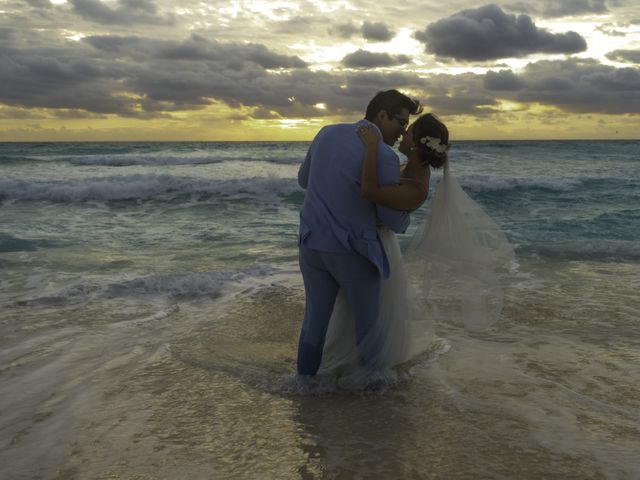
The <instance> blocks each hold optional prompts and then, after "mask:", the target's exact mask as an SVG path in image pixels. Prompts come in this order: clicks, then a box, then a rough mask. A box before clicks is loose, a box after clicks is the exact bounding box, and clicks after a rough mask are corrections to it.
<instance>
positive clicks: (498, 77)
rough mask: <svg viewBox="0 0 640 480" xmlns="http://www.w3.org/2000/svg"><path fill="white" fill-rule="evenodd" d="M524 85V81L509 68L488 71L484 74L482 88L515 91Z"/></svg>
mask: <svg viewBox="0 0 640 480" xmlns="http://www.w3.org/2000/svg"><path fill="white" fill-rule="evenodd" d="M523 87H524V82H523V81H522V80H521V79H520V78H518V77H517V76H516V75H515V74H514V73H513V72H512V71H511V70H500V71H499V72H493V71H489V72H487V74H486V75H485V76H484V88H486V89H487V90H493V91H498V92H499V91H515V90H520V89H521V88H523Z"/></svg>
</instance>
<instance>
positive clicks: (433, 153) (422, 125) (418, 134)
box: [413, 113, 449, 168]
mask: <svg viewBox="0 0 640 480" xmlns="http://www.w3.org/2000/svg"><path fill="white" fill-rule="evenodd" d="M425 137H431V138H436V139H438V140H440V145H443V146H445V147H448V146H449V130H447V127H446V126H445V124H444V123H442V122H441V121H440V120H439V119H438V117H436V116H435V115H434V114H433V113H427V114H425V115H422V116H421V117H420V118H418V120H416V121H415V122H414V123H413V143H414V144H415V146H416V148H418V149H420V151H421V152H422V160H423V161H424V163H425V164H426V165H431V166H432V167H433V168H442V166H443V165H444V164H445V162H446V161H447V157H448V148H447V150H444V151H441V152H439V151H437V150H434V149H433V148H431V147H430V146H429V145H428V143H429V142H428V139H425ZM421 140H424V143H423V142H422V141H421Z"/></svg>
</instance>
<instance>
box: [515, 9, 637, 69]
mask: <svg viewBox="0 0 640 480" xmlns="http://www.w3.org/2000/svg"><path fill="white" fill-rule="evenodd" d="M612 20H613V18H612V17H611V15H604V16H598V17H591V18H589V19H588V20H584V21H566V20H562V19H560V20H540V21H538V22H537V24H538V26H540V27H543V28H547V29H549V30H550V31H552V32H553V33H564V32H569V31H573V32H576V33H578V34H580V35H581V36H583V37H584V39H585V40H586V41H587V50H586V51H584V52H582V53H579V54H576V55H575V56H576V57H580V58H595V59H597V60H601V61H602V62H603V63H610V61H608V60H607V59H606V57H605V55H606V54H607V53H609V52H611V51H612V50H616V49H619V48H625V46H626V45H628V44H629V39H628V38H626V37H615V36H611V35H607V34H605V33H604V32H601V31H599V30H597V28H598V27H600V26H601V25H602V24H603V23H606V22H607V21H612ZM616 30H620V31H624V30H625V29H623V28H617V29H616ZM626 30H627V31H629V32H631V31H632V30H631V29H626ZM528 60H529V61H533V60H534V59H533V58H529V59H528Z"/></svg>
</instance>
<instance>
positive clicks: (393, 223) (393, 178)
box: [376, 155, 410, 233]
mask: <svg viewBox="0 0 640 480" xmlns="http://www.w3.org/2000/svg"><path fill="white" fill-rule="evenodd" d="M378 183H379V184H380V185H398V184H400V166H399V164H398V159H397V158H396V157H395V155H394V156H391V155H379V156H378ZM376 213H377V215H378V219H379V220H380V221H381V222H382V223H383V224H384V225H386V226H387V227H389V228H390V229H391V230H393V231H394V232H396V233H404V232H405V231H406V230H407V227H408V226H409V222H410V217H409V212H407V211H406V210H394V209H392V208H388V207H384V206H382V205H377V204H376Z"/></svg>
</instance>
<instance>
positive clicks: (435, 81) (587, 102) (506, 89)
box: [421, 59, 640, 116]
mask: <svg viewBox="0 0 640 480" xmlns="http://www.w3.org/2000/svg"><path fill="white" fill-rule="evenodd" d="M421 90H423V91H424V92H425V94H427V95H428V98H427V99H426V101H425V102H424V103H425V104H426V106H427V108H429V109H432V110H433V111H435V112H436V113H439V114H442V115H473V116H483V115H492V114H495V113H500V110H499V108H497V107H498V104H499V102H500V101H501V100H502V101H511V102H518V103H521V104H523V105H525V108H526V105H530V104H540V105H547V106H550V107H556V108H558V109H559V110H560V111H563V112H567V113H577V114H589V113H599V114H612V115H616V114H636V115H637V114H640V69H638V68H615V67H611V66H607V65H602V64H600V63H599V62H597V61H596V60H592V59H587V60H581V59H567V60H558V61H541V62H537V63H530V64H529V65H527V66H526V67H525V68H524V69H523V70H522V71H521V72H518V73H516V72H513V71H511V70H501V71H498V72H493V71H490V72H487V73H486V74H484V75H477V74H472V73H467V74H459V75H450V74H440V75H433V76H431V77H429V78H427V79H425V84H424V85H422V86H421Z"/></svg>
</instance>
